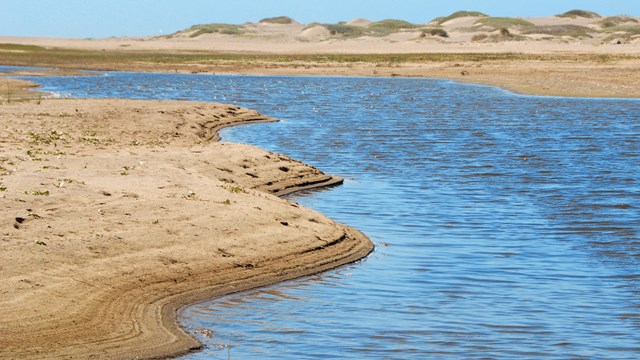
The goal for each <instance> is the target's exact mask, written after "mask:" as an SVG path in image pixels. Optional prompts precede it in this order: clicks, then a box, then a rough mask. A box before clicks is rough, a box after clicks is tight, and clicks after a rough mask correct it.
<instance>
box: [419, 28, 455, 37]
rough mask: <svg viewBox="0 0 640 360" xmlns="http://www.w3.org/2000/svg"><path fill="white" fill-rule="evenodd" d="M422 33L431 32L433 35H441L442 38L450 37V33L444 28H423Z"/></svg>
mask: <svg viewBox="0 0 640 360" xmlns="http://www.w3.org/2000/svg"><path fill="white" fill-rule="evenodd" d="M422 34H425V35H426V34H429V35H431V36H439V37H442V38H448V37H449V33H447V32H446V31H445V30H444V29H426V30H422Z"/></svg>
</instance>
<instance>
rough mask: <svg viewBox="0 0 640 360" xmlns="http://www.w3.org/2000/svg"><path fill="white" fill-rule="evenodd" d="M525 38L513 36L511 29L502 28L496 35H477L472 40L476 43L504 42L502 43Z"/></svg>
mask: <svg viewBox="0 0 640 360" xmlns="http://www.w3.org/2000/svg"><path fill="white" fill-rule="evenodd" d="M524 39H525V37H524V36H521V35H516V34H512V33H511V32H510V31H509V29H507V28H501V29H500V31H498V33H496V34H492V35H489V34H477V35H474V36H473V37H472V38H471V41H474V42H502V41H520V40H524Z"/></svg>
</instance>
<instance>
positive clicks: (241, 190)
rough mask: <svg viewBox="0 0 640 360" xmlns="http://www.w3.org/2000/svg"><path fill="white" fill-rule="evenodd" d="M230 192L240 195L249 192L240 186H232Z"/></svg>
mask: <svg viewBox="0 0 640 360" xmlns="http://www.w3.org/2000/svg"><path fill="white" fill-rule="evenodd" d="M228 190H229V191H231V192H232V193H234V194H239V193H245V194H246V193H247V190H245V189H244V188H242V187H240V186H231V187H229V188H228Z"/></svg>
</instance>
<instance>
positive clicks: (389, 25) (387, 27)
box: [367, 19, 419, 36]
mask: <svg viewBox="0 0 640 360" xmlns="http://www.w3.org/2000/svg"><path fill="white" fill-rule="evenodd" d="M418 27H419V26H418V25H416V24H412V23H410V22H406V21H404V20H396V19H387V20H382V21H376V22H373V23H371V24H369V26H368V27H367V35H371V36H387V35H389V34H393V33H396V32H400V31H402V30H411V29H416V28H418Z"/></svg>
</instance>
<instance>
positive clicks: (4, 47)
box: [0, 44, 44, 51]
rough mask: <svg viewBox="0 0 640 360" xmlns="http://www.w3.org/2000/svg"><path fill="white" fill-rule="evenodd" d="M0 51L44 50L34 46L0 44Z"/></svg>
mask: <svg viewBox="0 0 640 360" xmlns="http://www.w3.org/2000/svg"><path fill="white" fill-rule="evenodd" d="M0 50H9V51H34V50H44V48H43V47H42V46H36V45H21V44H0Z"/></svg>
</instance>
